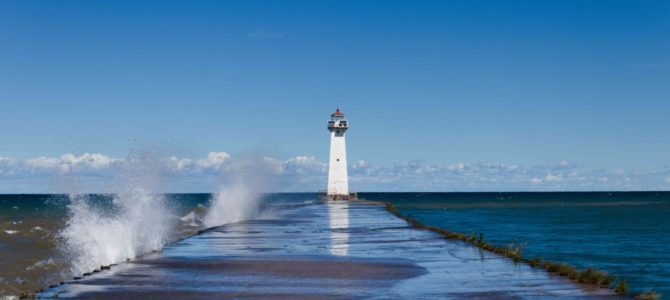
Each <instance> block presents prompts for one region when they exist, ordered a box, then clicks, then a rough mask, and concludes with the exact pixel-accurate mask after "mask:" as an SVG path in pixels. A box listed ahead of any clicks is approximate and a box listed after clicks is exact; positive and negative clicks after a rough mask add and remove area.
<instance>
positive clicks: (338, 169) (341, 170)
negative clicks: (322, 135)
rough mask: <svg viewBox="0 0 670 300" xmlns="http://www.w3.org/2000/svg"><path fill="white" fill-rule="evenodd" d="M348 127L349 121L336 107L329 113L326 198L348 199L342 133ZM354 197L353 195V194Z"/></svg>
mask: <svg viewBox="0 0 670 300" xmlns="http://www.w3.org/2000/svg"><path fill="white" fill-rule="evenodd" d="M347 129H349V122H347V120H346V119H345V118H344V114H343V113H342V112H341V111H340V109H339V108H338V109H337V110H336V111H335V112H334V113H333V114H331V115H330V121H328V131H330V160H329V164H328V191H327V192H326V198H327V199H328V200H349V199H350V198H352V197H350V194H349V177H348V175H347V146H346V142H345V139H344V133H345V132H346V131H347ZM354 197H355V196H354Z"/></svg>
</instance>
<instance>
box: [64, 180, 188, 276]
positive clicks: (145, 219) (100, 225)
mask: <svg viewBox="0 0 670 300" xmlns="http://www.w3.org/2000/svg"><path fill="white" fill-rule="evenodd" d="M70 200H71V203H70V206H69V210H70V218H69V219H68V221H67V224H66V226H65V228H64V229H63V230H62V232H61V237H62V238H63V240H64V242H65V243H64V245H63V246H64V248H65V252H66V253H67V255H68V256H69V259H70V261H71V264H72V271H73V272H74V273H75V274H81V273H85V272H90V271H91V270H94V269H97V268H99V267H100V266H101V265H109V264H113V263H118V262H122V261H125V260H127V259H133V258H135V257H137V256H139V255H142V254H145V253H148V252H151V251H156V250H160V249H161V248H162V247H163V246H164V245H165V244H167V243H168V242H169V241H170V238H171V232H172V230H173V228H174V226H175V224H174V218H173V217H172V216H173V213H172V212H171V211H170V210H169V209H168V207H167V205H166V203H165V198H164V196H162V195H156V194H152V193H150V192H149V191H147V190H145V189H142V188H137V189H133V190H131V191H129V192H127V193H122V194H118V195H116V196H114V200H113V204H114V208H113V209H111V210H112V211H111V212H110V209H109V208H103V207H99V206H95V205H93V204H92V203H91V201H88V200H89V199H88V196H87V195H72V196H70Z"/></svg>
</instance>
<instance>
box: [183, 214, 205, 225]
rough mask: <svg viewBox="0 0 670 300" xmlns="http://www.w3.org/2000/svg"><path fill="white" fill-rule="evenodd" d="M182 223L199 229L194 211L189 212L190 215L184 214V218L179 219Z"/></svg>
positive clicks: (197, 218) (198, 219)
mask: <svg viewBox="0 0 670 300" xmlns="http://www.w3.org/2000/svg"><path fill="white" fill-rule="evenodd" d="M179 219H180V220H181V221H182V223H183V224H184V225H186V226H191V227H200V226H201V224H200V222H199V221H200V218H199V217H198V215H196V214H195V211H191V212H190V213H188V214H186V215H185V216H183V217H181V218H179Z"/></svg>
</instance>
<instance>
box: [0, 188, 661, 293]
mask: <svg viewBox="0 0 670 300" xmlns="http://www.w3.org/2000/svg"><path fill="white" fill-rule="evenodd" d="M359 196H360V197H361V198H365V199H369V200H379V201H391V202H393V203H394V204H395V205H396V206H397V207H398V208H399V209H400V210H401V211H402V212H403V213H405V214H411V215H412V216H414V217H416V218H418V219H420V220H421V221H422V222H424V223H426V224H430V225H434V226H439V227H442V228H445V229H448V230H451V231H457V232H462V233H473V232H477V233H483V234H484V238H485V239H486V240H488V241H490V242H492V243H494V244H498V245H506V244H508V243H516V244H519V243H522V244H524V245H525V250H524V256H525V257H528V258H533V257H535V256H539V257H542V258H543V259H544V260H551V261H558V262H564V263H570V264H572V265H575V266H577V267H578V268H588V267H594V268H598V269H601V270H605V271H607V272H610V273H612V274H614V275H616V276H619V277H623V278H625V279H626V280H627V281H628V282H629V284H630V287H631V289H632V291H634V292H641V291H646V290H650V289H653V290H655V291H658V292H661V293H663V294H665V295H666V296H667V295H670V251H669V250H670V246H669V245H670V217H669V216H670V193H669V192H643V193H640V192H626V193H621V192H614V193H359ZM124 197H125V198H124ZM120 198H124V199H120ZM213 199H216V195H211V194H170V195H141V197H135V196H134V195H131V196H128V195H125V196H117V195H86V196H85V197H84V198H83V199H79V198H74V199H73V198H71V197H69V196H66V195H0V295H19V294H20V293H21V292H22V291H28V292H33V291H35V290H37V289H39V288H43V287H46V286H48V285H51V284H54V283H58V282H60V281H62V280H64V279H68V278H70V279H71V278H72V276H76V275H78V274H76V273H77V272H80V271H78V270H84V269H85V268H86V267H87V266H95V267H97V266H99V265H100V264H102V263H100V261H102V262H105V263H108V262H109V259H110V258H109V257H111V259H114V258H115V257H117V258H118V257H119V255H120V257H126V256H128V257H134V256H137V255H141V254H142V253H143V252H146V251H150V250H156V249H159V248H161V247H162V246H164V245H167V244H169V243H171V242H172V241H176V240H178V239H180V238H184V237H186V236H189V235H192V234H193V233H195V232H197V231H198V230H201V229H203V228H205V227H206V226H205V225H204V223H203V220H204V217H205V215H206V214H207V211H208V209H209V207H210V204H211V202H212V201H213ZM316 199H317V195H316V194H314V193H299V194H270V195H266V196H264V197H263V198H262V199H261V200H260V201H259V204H258V205H259V208H258V210H257V211H253V213H250V212H248V209H246V210H242V212H245V211H246V212H245V213H246V214H247V216H246V217H253V216H254V215H258V214H263V213H267V211H268V209H267V208H272V207H273V205H278V204H279V205H281V204H288V205H292V204H309V203H313V202H315V200H316ZM233 202H234V201H233ZM76 203H79V204H78V205H74V204H76ZM82 203H83V204H85V205H83V206H82V205H81V204H82ZM235 207H236V206H231V207H228V208H227V210H228V211H231V210H235ZM269 211H271V209H270V210H269ZM230 221H231V222H232V221H235V220H234V219H231V220H230ZM222 223H225V222H223V221H222ZM119 232H120V233H121V234H115V233H119ZM148 241H151V242H153V243H154V245H152V246H151V247H147V246H146V243H147V242H148ZM73 245H74V246H78V247H81V248H82V249H78V248H76V247H72V246H73ZM123 251H125V252H123ZM100 253H107V254H109V255H111V256H109V257H100V256H99V255H98V254H100ZM112 254H115V255H116V256H113V255H112ZM124 255H125V256H124ZM88 256H91V257H88ZM82 259H83V260H82Z"/></svg>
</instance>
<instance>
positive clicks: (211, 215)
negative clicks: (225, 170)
mask: <svg viewBox="0 0 670 300" xmlns="http://www.w3.org/2000/svg"><path fill="white" fill-rule="evenodd" d="M259 210H260V194H258V193H257V192H255V191H254V189H252V188H251V187H250V186H249V185H248V183H246V182H245V181H242V180H238V181H236V182H235V183H233V184H232V185H228V186H222V187H221V188H220V189H219V192H218V193H216V194H214V195H213V196H212V199H211V200H210V207H209V210H208V211H207V214H206V215H205V219H204V224H205V226H207V227H214V226H220V225H224V224H228V223H235V222H240V221H244V220H248V219H251V218H254V217H255V216H257V215H258V213H259Z"/></svg>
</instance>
